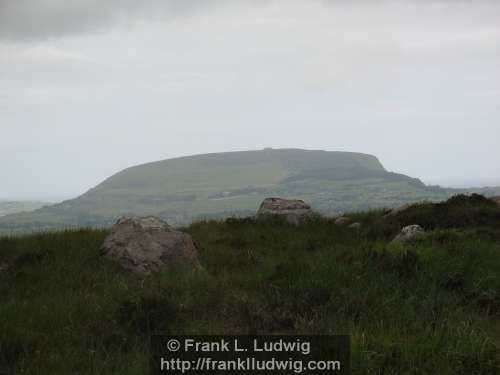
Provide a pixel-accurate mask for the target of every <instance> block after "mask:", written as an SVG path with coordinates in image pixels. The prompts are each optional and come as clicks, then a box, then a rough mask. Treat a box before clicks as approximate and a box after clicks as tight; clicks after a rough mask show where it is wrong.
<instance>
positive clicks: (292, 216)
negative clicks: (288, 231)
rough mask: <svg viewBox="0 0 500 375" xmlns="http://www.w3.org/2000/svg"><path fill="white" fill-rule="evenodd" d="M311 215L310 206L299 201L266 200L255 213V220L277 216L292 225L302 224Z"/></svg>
mask: <svg viewBox="0 0 500 375" xmlns="http://www.w3.org/2000/svg"><path fill="white" fill-rule="evenodd" d="M312 215H313V211H312V210H311V206H309V205H308V204H307V203H305V202H304V201H302V200H299V199H282V198H266V199H264V201H263V202H262V204H261V205H260V207H259V210H258V211H257V218H262V217H266V216H278V217H283V218H284V219H285V220H286V222H287V223H289V224H293V225H299V224H301V223H303V222H304V221H305V220H307V219H308V218H310V217H311V216H312Z"/></svg>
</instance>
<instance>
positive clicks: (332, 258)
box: [0, 212, 500, 374]
mask: <svg viewBox="0 0 500 375" xmlns="http://www.w3.org/2000/svg"><path fill="white" fill-rule="evenodd" d="M381 216H382V213H381V212H378V213H364V214H357V215H356V216H355V218H356V219H357V220H359V221H362V222H363V224H364V226H363V229H362V230H360V231H356V230H352V229H350V228H347V227H341V226H336V225H335V224H334V223H333V221H331V220H328V219H324V218H315V219H314V220H311V221H310V222H308V223H307V224H305V225H303V226H299V227H294V226H290V225H287V224H285V223H283V222H281V221H278V220H263V221H260V220H259V221H254V220H252V219H229V220H226V221H206V222H198V223H195V224H192V225H191V226H189V227H186V228H184V229H183V230H185V231H187V232H189V233H190V234H191V235H192V236H193V238H194V241H195V243H196V246H197V248H198V249H199V253H200V258H201V262H202V264H203V269H202V270H201V271H191V270H188V269H179V270H177V271H176V272H162V273H159V274H157V275H155V276H152V277H150V278H148V279H146V280H140V279H137V278H135V277H134V276H131V275H129V274H127V273H126V272H124V271H122V270H121V269H120V268H119V267H118V266H117V265H116V264H114V263H113V262H111V261H109V260H105V259H102V258H101V257H100V255H99V247H100V245H101V243H102V241H103V239H104V237H105V235H106V232H105V231H92V230H78V231H65V232H58V233H46V234H39V235H31V236H26V237H21V238H2V239H0V263H3V264H7V265H8V269H7V270H5V271H1V272H0V374H4V373H5V374H17V373H23V374H118V373H119V374H144V373H147V371H148V360H149V357H148V350H149V347H148V342H149V341H148V337H149V335H150V334H151V333H153V332H165V333H176V334H188V333H196V334H240V333H241V334H244V333H262V334H269V333H294V334H326V333H328V334H336V333H338V334H344V333H347V334H349V335H351V338H352V352H353V354H352V367H353V373H354V374H497V373H499V372H500V357H499V356H498V353H499V339H498V338H499V337H500V324H499V323H500V244H499V241H498V237H497V234H498V233H497V231H496V230H495V229H494V227H492V226H490V227H487V228H486V227H484V226H481V225H477V226H469V227H468V229H460V230H459V229H447V228H441V229H439V228H436V229H435V230H434V231H432V232H431V233H430V235H428V236H427V237H425V238H424V239H422V240H419V241H418V242H414V243H410V244H406V245H391V244H390V239H391V236H392V235H393V231H394V230H395V229H393V228H392V226H393V225H394V223H393V222H390V223H389V224H385V225H387V226H388V228H389V229H387V228H386V230H385V231H384V230H382V234H379V235H374V232H373V231H374V228H378V229H380V228H382V227H383V225H384V224H383V221H381ZM400 225H402V224H401V223H400ZM391 228H392V229H391ZM499 229H500V226H499ZM384 233H385V234H384Z"/></svg>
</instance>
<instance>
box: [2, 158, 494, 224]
mask: <svg viewBox="0 0 500 375" xmlns="http://www.w3.org/2000/svg"><path fill="white" fill-rule="evenodd" d="M477 190H478V189H476V190H475V191H476V192H478V191H477ZM463 191H464V190H463V189H461V190H458V189H455V190H452V189H442V188H440V187H435V186H434V187H432V186H426V185H424V184H423V183H422V182H421V181H420V180H418V179H416V178H411V177H408V176H405V175H402V174H398V173H392V172H389V171H387V170H386V169H385V168H384V167H383V166H382V164H381V163H380V162H379V160H378V159H377V158H376V157H375V156H372V155H367V154H361V153H352V152H333V151H310V150H300V149H264V150H259V151H242V152H227V153H215V154H206V155H196V156H188V157H181V158H175V159H169V160H163V161H158V162H154V163H148V164H143V165H138V166H135V167H131V168H127V169H125V170H123V171H121V172H118V173H117V174H115V175H113V176H111V177H110V178H108V179H106V180H105V181H103V182H102V183H101V184H99V185H98V186H96V187H95V188H93V189H90V190H89V191H88V192H86V193H85V194H83V195H82V196H80V197H78V198H76V199H73V200H68V201H65V202H62V203H60V204H56V205H53V206H49V207H43V208H41V209H39V210H37V211H35V212H32V213H23V214H16V215H9V216H6V217H3V218H0V231H2V232H18V231H25V230H33V229H36V230H46V229H52V228H61V227H74V226H95V227H98V226H106V225H109V224H111V223H112V222H113V221H114V220H116V218H117V217H119V216H120V215H125V214H134V215H146V214H154V215H158V216H160V217H162V218H163V219H166V220H168V221H169V222H170V223H172V224H181V223H188V222H190V221H192V220H194V219H199V218H213V217H225V216H232V215H249V214H252V213H254V212H255V210H256V209H257V207H258V205H259V203H260V202H261V201H262V200H263V199H264V198H265V197H269V196H280V197H285V198H286V197H290V198H292V197H293V198H301V199H304V200H306V201H307V202H309V203H311V204H312V206H313V208H314V209H316V210H317V211H319V212H321V213H323V214H327V215H328V214H337V213H339V212H345V211H360V210H366V209H371V208H378V207H394V206H398V205H401V204H404V203H409V202H415V201H421V200H433V201H435V200H442V199H446V198H448V197H449V196H450V195H452V194H456V193H458V192H463ZM495 193H499V191H498V190H492V191H491V195H494V194H495Z"/></svg>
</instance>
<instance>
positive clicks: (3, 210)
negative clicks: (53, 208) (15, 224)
mask: <svg viewBox="0 0 500 375" xmlns="http://www.w3.org/2000/svg"><path fill="white" fill-rule="evenodd" d="M49 204H51V203H49V202H41V201H13V200H0V217H1V216H6V215H10V214H15V213H18V212H29V211H34V210H36V209H38V208H40V207H43V206H47V205H49Z"/></svg>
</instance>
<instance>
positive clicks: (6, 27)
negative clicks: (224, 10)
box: [0, 0, 227, 40]
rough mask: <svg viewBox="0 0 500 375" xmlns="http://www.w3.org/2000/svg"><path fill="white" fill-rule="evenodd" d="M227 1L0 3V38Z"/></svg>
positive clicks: (67, 30) (45, 34)
mask: <svg viewBox="0 0 500 375" xmlns="http://www.w3.org/2000/svg"><path fill="white" fill-rule="evenodd" d="M225 2H227V1H226V0H141V1H137V0H106V1H102V0H71V1H67V0H14V1H13V0H0V38H2V39H7V40H40V39H45V38H50V37H59V36H64V35H67V34H76V33H82V32H90V31H96V30H101V29H104V28H106V27H109V26H112V25H113V24H114V23H115V22H119V21H120V20H133V19H134V18H141V17H148V16H149V17H151V16H158V15H162V16H169V17H175V16H177V15H182V14H186V13H189V12H193V11H196V10H198V9H203V8H205V7H207V6H214V5H217V4H220V3H225Z"/></svg>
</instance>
